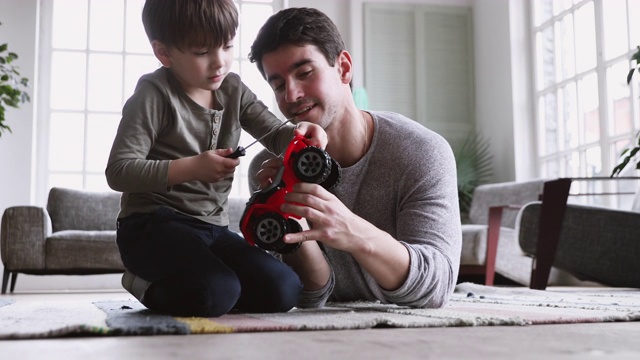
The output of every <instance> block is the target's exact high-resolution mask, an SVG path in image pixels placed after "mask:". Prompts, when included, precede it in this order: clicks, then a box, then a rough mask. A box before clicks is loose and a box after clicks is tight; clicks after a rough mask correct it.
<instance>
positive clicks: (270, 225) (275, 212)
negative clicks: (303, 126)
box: [240, 135, 342, 254]
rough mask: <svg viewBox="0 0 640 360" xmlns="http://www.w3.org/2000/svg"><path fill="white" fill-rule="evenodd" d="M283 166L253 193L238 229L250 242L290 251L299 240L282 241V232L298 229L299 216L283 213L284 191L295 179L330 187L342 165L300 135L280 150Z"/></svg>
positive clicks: (295, 247)
mask: <svg viewBox="0 0 640 360" xmlns="http://www.w3.org/2000/svg"><path fill="white" fill-rule="evenodd" d="M283 162H284V166H283V167H282V168H280V171H279V172H278V174H277V175H276V177H275V178H274V179H273V183H272V184H271V185H269V186H268V187H267V188H265V189H260V190H258V191H256V192H255V193H253V195H252V196H251V198H250V199H249V201H248V202H247V207H246V208H245V210H244V213H243V214H242V218H241V219H240V230H241V231H242V234H243V235H244V238H245V239H246V240H247V242H248V243H249V244H251V245H256V246H258V247H260V248H262V249H264V250H268V251H275V252H278V253H282V254H286V253H292V252H294V251H296V250H297V249H298V247H300V244H299V243H298V244H286V243H284V242H283V241H282V238H283V237H284V235H286V234H289V233H296V232H300V231H302V227H301V226H300V224H299V223H298V221H297V220H296V219H300V217H299V216H296V215H293V214H288V213H283V212H282V211H280V205H281V204H282V203H283V202H284V195H285V194H287V193H288V192H290V191H291V189H292V188H293V185H295V184H297V183H299V182H309V183H315V184H320V185H321V186H322V187H324V188H325V189H328V190H330V189H332V188H333V187H335V186H336V185H337V184H338V183H339V182H340V177H341V173H342V169H341V168H340V165H339V164H338V163H337V162H336V161H335V160H333V159H332V158H331V157H330V156H329V154H327V152H326V151H324V150H322V149H320V148H318V147H315V146H309V145H308V144H307V139H306V138H305V137H304V136H300V135H299V136H296V137H294V138H293V140H291V143H289V146H288V147H287V150H286V151H285V153H284V161H283Z"/></svg>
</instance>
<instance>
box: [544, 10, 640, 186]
mask: <svg viewBox="0 0 640 360" xmlns="http://www.w3.org/2000/svg"><path fill="white" fill-rule="evenodd" d="M532 10H533V11H532V14H533V21H532V24H533V39H534V44H533V47H534V49H533V53H534V58H535V70H534V72H535V84H536V85H535V92H534V94H535V104H537V106H536V122H537V129H538V137H537V138H538V160H539V166H540V175H541V176H542V177H544V178H553V177H593V176H608V175H609V174H611V170H612V169H613V167H614V166H615V165H616V164H617V162H618V156H619V155H620V153H621V151H622V150H623V149H624V148H625V147H627V146H628V145H629V144H630V142H631V141H632V140H633V137H634V135H635V134H636V133H637V132H638V130H639V129H640V124H639V123H638V118H639V117H638V95H639V94H638V93H637V87H636V88H635V89H634V87H629V86H628V85H627V83H626V74H627V72H628V71H629V68H630V64H629V59H630V57H631V54H632V53H633V50H635V49H636V46H638V45H640V28H639V27H640V25H638V22H637V21H636V19H635V18H634V17H633V15H634V14H635V16H636V17H637V14H639V13H640V1H639V0H606V1H603V0H573V1H572V0H562V1H559V0H536V1H534V2H532ZM611 183H613V182H611Z"/></svg>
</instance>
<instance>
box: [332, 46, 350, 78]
mask: <svg viewBox="0 0 640 360" xmlns="http://www.w3.org/2000/svg"><path fill="white" fill-rule="evenodd" d="M336 67H337V68H338V74H339V75H340V79H341V80H342V82H343V83H344V84H349V83H350V82H351V79H352V78H353V62H352V61H351V54H349V52H348V51H347V50H342V52H340V55H338V58H337V59H336Z"/></svg>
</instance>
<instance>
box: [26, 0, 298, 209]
mask: <svg viewBox="0 0 640 360" xmlns="http://www.w3.org/2000/svg"><path fill="white" fill-rule="evenodd" d="M84 1H87V2H90V1H91V0H84ZM127 1H128V0H125V1H124V6H125V10H124V11H125V13H124V16H126V2H127ZM234 2H235V3H236V6H237V7H238V9H239V11H241V9H242V6H243V5H244V4H264V5H271V6H272V7H273V13H275V12H277V11H279V10H280V9H282V8H283V7H284V5H285V1H284V0H272V1H271V2H269V1H265V0H262V1H260V0H234ZM53 6H54V4H53V1H51V0H40V14H39V39H38V53H39V64H38V69H37V76H36V79H35V81H34V84H35V87H36V89H37V90H36V91H37V93H38V102H37V111H36V117H37V120H36V124H37V126H36V130H35V132H36V134H35V138H36V143H35V144H34V145H33V147H34V157H35V159H34V161H33V164H34V165H33V167H34V172H35V174H36V177H35V189H34V194H35V199H36V201H37V202H38V203H46V200H47V196H48V193H49V189H50V187H51V186H52V185H50V182H49V181H50V176H51V174H52V173H61V172H59V171H55V172H53V171H51V170H50V169H49V149H50V143H49V133H50V129H51V119H52V117H51V114H52V111H53V110H52V108H51V104H50V101H51V82H52V59H53V53H54V51H55V49H54V48H53V43H52V29H53V16H54V14H53ZM90 11H91V9H90V6H88V7H87V12H88V14H87V26H90V21H91V19H90ZM123 26H124V27H125V28H126V21H125V22H124V23H123ZM241 27H242V15H241V14H240V24H239V27H238V32H237V36H236V37H237V39H238V38H239V37H240V34H241ZM88 29H89V28H88ZM87 31H89V30H87ZM123 36H126V35H123ZM89 41H90V40H89V36H87V47H86V48H85V49H83V50H78V52H82V53H84V54H86V55H87V61H88V59H89V56H90V55H91V54H102V53H109V54H112V53H121V54H122V55H123V60H124V56H126V55H128V54H134V55H135V54H138V53H131V52H128V51H127V49H126V48H123V49H122V51H118V52H111V51H109V52H104V51H99V50H92V49H90V48H89V46H88V43H89ZM234 62H237V64H238V66H237V68H238V70H237V71H238V72H239V73H240V76H241V77H242V73H241V68H242V65H241V63H242V62H248V59H247V54H238V56H236V57H234ZM123 63H124V61H123ZM87 64H88V62H87ZM158 64H159V63H158ZM234 67H235V65H234ZM88 68H89V67H88V66H87V70H86V72H87V73H86V75H85V76H84V77H85V83H88V73H89V70H88ZM234 70H235V69H234ZM234 70H232V71H234ZM122 77H123V84H122V87H123V100H122V102H123V104H124V102H125V101H126V99H127V98H128V96H130V94H127V93H126V92H125V88H126V81H125V69H124V68H123V70H122ZM89 90H90V89H89V87H88V86H87V87H86V88H85V96H87V99H88V93H89ZM271 95H272V94H271ZM87 101H88V100H86V99H85V107H84V109H83V110H78V111H77V112H78V113H82V114H83V115H84V123H85V127H84V135H83V136H84V139H83V142H84V145H83V166H82V170H81V171H80V172H78V171H73V174H81V176H82V179H83V180H82V182H83V186H82V188H83V189H86V188H87V180H86V179H87V176H88V175H96V174H98V172H95V171H90V170H89V169H88V166H87V151H88V149H87V126H86V124H87V122H88V115H89V114H90V113H91V114H96V113H98V114H102V113H112V112H103V111H96V110H89V109H88V106H87V105H86V104H87ZM273 105H274V108H273V109H271V110H272V112H274V113H275V114H277V115H280V113H279V111H278V109H277V107H276V106H275V101H273ZM120 110H121V109H120ZM60 111H63V112H66V110H60ZM74 112H75V111H74ZM113 113H114V114H115V112H113ZM120 114H121V112H120V111H119V112H118V115H120ZM247 136H248V134H243V137H242V139H241V145H242V143H243V141H244V140H243V139H245V138H247ZM249 138H250V137H249ZM249 161H250V159H249V158H248V157H245V158H243V162H245V163H246V165H245V168H247V167H248V165H249ZM105 166H106V164H105ZM239 170H240V169H239ZM241 171H242V174H243V175H244V176H245V177H246V174H245V173H244V172H246V169H244V168H243V170H241ZM102 174H104V171H103V172H102ZM237 183H239V181H234V187H237V186H238V185H236V184H237Z"/></svg>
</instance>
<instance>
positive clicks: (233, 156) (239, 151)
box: [225, 146, 247, 159]
mask: <svg viewBox="0 0 640 360" xmlns="http://www.w3.org/2000/svg"><path fill="white" fill-rule="evenodd" d="M246 154H247V151H246V150H245V148H243V147H242V146H238V148H237V149H236V151H234V152H232V153H231V154H229V155H227V156H225V157H226V158H229V159H237V158H239V157H240V156H245V155H246Z"/></svg>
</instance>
